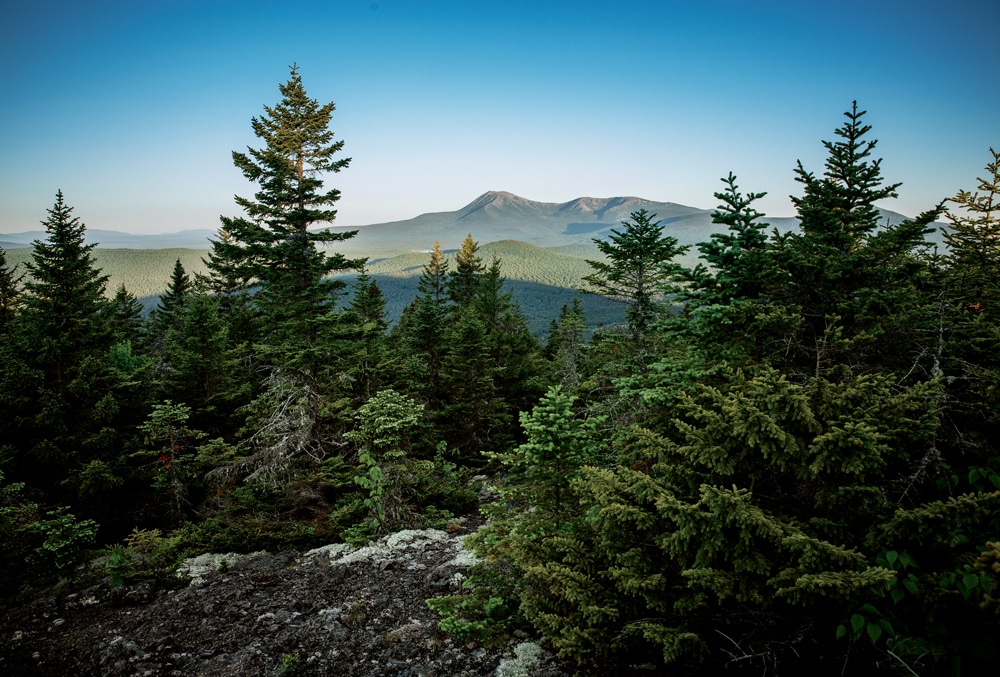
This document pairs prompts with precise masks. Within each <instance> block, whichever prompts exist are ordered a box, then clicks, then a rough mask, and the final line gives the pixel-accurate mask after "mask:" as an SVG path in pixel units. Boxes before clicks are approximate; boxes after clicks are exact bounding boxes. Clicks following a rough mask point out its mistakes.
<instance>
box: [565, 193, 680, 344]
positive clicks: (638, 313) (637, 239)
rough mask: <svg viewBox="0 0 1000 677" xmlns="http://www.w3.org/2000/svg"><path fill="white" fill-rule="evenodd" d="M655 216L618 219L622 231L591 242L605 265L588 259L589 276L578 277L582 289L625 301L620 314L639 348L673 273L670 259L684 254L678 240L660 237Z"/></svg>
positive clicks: (642, 211) (645, 213)
mask: <svg viewBox="0 0 1000 677" xmlns="http://www.w3.org/2000/svg"><path fill="white" fill-rule="evenodd" d="M655 218H656V214H650V213H649V212H648V211H646V210H645V209H640V210H639V211H637V212H633V213H632V214H631V221H622V223H621V226H622V228H621V230H615V229H614V228H612V229H611V235H610V237H609V238H608V239H607V240H601V239H597V238H595V239H594V244H596V245H597V247H598V249H600V250H601V253H602V254H604V255H605V256H606V257H607V259H608V260H607V261H587V263H588V264H589V265H590V267H591V268H593V269H594V272H593V273H591V274H590V275H587V276H585V277H584V278H583V279H584V281H585V282H586V283H587V285H588V286H587V287H586V288H585V289H584V291H586V292H588V293H593V294H600V295H602V296H606V297H608V298H610V299H614V300H616V301H620V302H622V303H625V304H626V306H627V308H626V310H625V316H626V318H627V319H628V326H629V330H630V332H631V333H632V336H633V339H634V341H635V342H636V346H637V355H639V356H640V361H641V360H642V358H641V354H642V352H643V350H644V348H643V345H642V344H643V342H644V337H645V333H646V329H647V328H648V327H649V325H650V324H651V323H652V322H653V320H654V319H655V317H656V315H657V310H658V304H659V303H660V300H661V299H662V297H663V294H664V292H665V291H667V289H666V287H667V284H668V283H669V281H670V280H671V279H672V278H673V277H674V276H675V275H676V274H677V272H678V270H679V269H678V267H677V265H676V264H673V263H672V261H673V259H674V258H675V257H677V256H679V255H680V254H683V253H684V252H685V251H687V249H688V247H686V246H678V244H677V238H675V237H671V236H668V235H664V234H663V226H662V225H660V222H659V221H655V220H654V219H655Z"/></svg>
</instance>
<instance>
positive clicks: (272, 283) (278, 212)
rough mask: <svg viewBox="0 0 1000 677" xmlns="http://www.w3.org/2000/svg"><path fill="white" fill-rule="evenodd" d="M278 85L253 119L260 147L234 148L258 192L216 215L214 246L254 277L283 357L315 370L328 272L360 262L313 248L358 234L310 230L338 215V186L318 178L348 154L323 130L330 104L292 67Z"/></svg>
mask: <svg viewBox="0 0 1000 677" xmlns="http://www.w3.org/2000/svg"><path fill="white" fill-rule="evenodd" d="M279 89H280V91H281V95H282V99H281V101H280V102H279V103H277V104H276V105H274V106H265V107H264V112H265V115H264V116H263V117H260V118H253V120H252V122H251V125H252V127H253V131H254V134H255V135H256V136H257V138H259V139H260V140H261V141H262V142H263V143H264V147H263V148H259V149H255V148H248V149H247V152H246V153H240V152H233V163H234V164H235V165H236V167H237V168H238V169H239V170H240V171H241V172H243V175H244V176H245V177H246V178H247V179H248V180H249V181H251V182H254V183H256V184H257V185H258V186H259V190H258V191H257V192H256V193H255V194H254V197H253V199H248V198H243V197H237V198H236V203H237V204H238V205H239V206H240V207H241V208H242V209H243V210H244V212H245V213H246V217H238V218H230V217H222V224H223V228H224V232H225V233H227V234H228V236H229V237H231V238H232V242H231V243H227V244H224V245H223V244H222V243H220V245H214V249H215V250H216V251H218V252H219V253H220V255H225V256H226V259H227V260H229V261H232V262H234V263H235V264H237V268H236V270H237V271H238V272H235V271H226V273H227V275H230V276H232V277H233V278H234V279H242V280H256V281H257V283H258V285H259V287H260V291H259V292H258V293H257V295H256V297H255V301H256V302H257V303H258V304H259V306H260V307H261V309H262V311H263V313H264V316H265V325H266V326H267V330H268V331H269V332H271V333H272V338H270V339H269V341H270V342H272V343H276V344H286V345H288V346H289V348H290V350H284V349H283V350H282V352H284V353H285V355H284V357H283V358H282V359H283V361H285V362H287V363H289V364H293V365H297V366H301V367H303V368H305V369H307V370H314V369H315V368H316V366H317V365H316V357H317V356H316V355H313V354H310V351H309V349H310V348H311V347H312V346H313V345H314V344H315V343H316V341H317V340H318V336H319V334H320V332H321V327H320V326H319V325H320V324H321V321H322V319H323V318H324V317H325V316H328V315H329V313H330V311H331V310H332V309H333V305H334V302H335V293H336V292H337V291H338V290H341V289H343V287H344V283H343V282H342V281H339V280H332V279H329V276H330V275H331V274H332V273H335V272H338V271H343V270H349V269H352V268H357V267H358V265H359V264H360V263H361V262H360V261H349V260H347V259H345V258H344V256H343V255H342V254H339V253H336V254H329V253H327V252H325V251H323V250H322V249H319V247H318V245H326V244H329V243H333V242H339V241H343V240H346V239H349V238H351V237H353V236H354V235H355V233H356V232H357V231H349V232H345V233H334V232H332V231H330V230H329V229H323V230H318V231H316V230H311V227H312V226H314V225H318V224H323V223H329V222H331V221H333V220H334V218H336V215H337V212H336V210H335V209H333V208H332V207H333V205H334V204H336V202H337V201H338V200H339V199H340V191H339V190H337V189H335V188H334V189H330V190H324V186H323V179H322V178H321V175H323V174H327V173H336V172H339V171H340V170H341V169H344V168H346V167H347V166H348V164H349V163H350V158H341V159H335V156H336V155H337V154H339V153H340V152H341V151H342V150H343V147H344V142H343V141H334V140H333V132H332V131H330V129H329V126H330V121H331V118H332V115H333V111H334V109H335V106H334V104H333V103H327V104H324V105H320V104H319V102H317V101H316V100H315V99H312V98H310V97H309V96H308V95H307V94H306V90H305V88H304V87H303V85H302V77H301V76H300V75H299V72H298V67H297V66H292V68H291V76H290V78H289V80H288V81H287V82H286V83H284V84H282V85H280V87H279ZM237 249H238V250H239V251H238V253H237V254H233V253H232V252H233V250H237ZM220 268H222V266H220Z"/></svg>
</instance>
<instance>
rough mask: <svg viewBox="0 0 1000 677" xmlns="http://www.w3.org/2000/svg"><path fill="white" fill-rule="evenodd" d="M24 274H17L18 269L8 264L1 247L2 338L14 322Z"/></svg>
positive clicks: (0, 306)
mask: <svg viewBox="0 0 1000 677" xmlns="http://www.w3.org/2000/svg"><path fill="white" fill-rule="evenodd" d="M22 279H24V274H23V273H22V274H21V275H18V274H17V268H16V267H14V268H11V267H10V265H9V264H8V263H7V252H6V251H4V249H3V247H0V336H2V335H4V334H5V333H6V332H7V330H8V328H9V327H10V326H11V324H12V323H13V321H14V314H15V313H16V311H17V306H18V304H19V302H20V301H19V297H20V295H21V291H20V284H21V280H22Z"/></svg>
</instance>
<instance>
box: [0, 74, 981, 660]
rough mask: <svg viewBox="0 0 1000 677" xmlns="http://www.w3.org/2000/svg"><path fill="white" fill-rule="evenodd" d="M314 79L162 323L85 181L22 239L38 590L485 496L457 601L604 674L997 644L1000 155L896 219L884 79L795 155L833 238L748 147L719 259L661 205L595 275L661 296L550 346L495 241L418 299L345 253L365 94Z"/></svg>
mask: <svg viewBox="0 0 1000 677" xmlns="http://www.w3.org/2000/svg"><path fill="white" fill-rule="evenodd" d="M280 91H281V97H282V98H281V100H280V102H279V103H277V104H275V105H274V106H268V107H265V109H264V110H265V113H264V115H263V116H262V117H260V118H254V119H253V121H252V126H253V131H254V133H255V134H256V136H257V137H258V138H259V139H260V141H261V144H262V145H261V147H260V148H258V149H252V148H251V149H248V150H247V152H245V153H243V152H234V153H233V161H234V163H235V165H236V166H237V167H238V168H239V169H240V170H241V171H242V172H243V174H244V175H245V177H246V178H247V180H248V181H249V182H250V183H251V184H253V185H254V186H255V192H254V194H253V197H252V198H241V197H238V198H237V199H236V202H237V205H238V207H239V208H240V209H241V210H242V212H243V216H240V217H222V225H221V227H220V229H219V233H218V238H217V239H216V240H215V241H214V242H213V244H212V249H211V251H210V252H209V253H208V255H207V257H206V259H205V262H204V263H205V272H204V273H203V274H197V275H193V276H192V275H189V274H188V271H187V270H185V268H184V266H183V265H182V264H181V262H180V261H178V262H177V263H176V265H175V267H174V270H173V272H172V275H171V278H170V280H169V285H168V287H167V291H166V292H165V293H164V294H163V295H162V296H161V297H160V299H159V301H158V303H157V305H156V308H155V309H154V310H153V311H152V313H151V314H150V315H149V316H148V317H146V316H144V315H143V313H142V308H141V305H140V304H139V303H138V301H137V299H136V297H135V296H134V295H133V294H132V293H131V292H130V291H129V290H127V289H126V288H125V287H124V286H122V287H120V288H118V289H117V292H116V293H115V295H114V297H113V299H111V300H109V299H108V298H107V296H106V293H105V292H106V284H107V278H106V276H105V275H104V274H103V273H102V271H101V270H100V269H99V268H98V267H97V266H96V265H95V262H94V255H93V252H92V248H93V246H92V245H85V244H84V239H83V234H84V225H83V223H82V222H81V221H80V220H79V218H77V217H76V216H75V215H74V214H73V210H72V208H71V207H70V206H69V205H68V204H67V202H66V200H65V198H64V196H63V194H62V193H61V192H59V193H58V194H57V196H56V201H55V204H54V205H53V206H52V208H51V209H49V210H48V218H47V219H46V220H45V221H44V225H45V228H46V232H47V238H46V239H45V240H44V241H38V242H36V243H35V244H34V247H33V250H32V254H31V260H30V261H29V262H28V263H27V264H26V265H25V266H24V268H21V267H14V266H10V265H8V263H7V260H6V257H5V255H4V252H3V251H2V250H0V406H2V408H3V412H4V413H3V416H2V417H0V565H2V566H0V594H2V596H3V599H4V600H5V603H6V604H18V603H21V602H23V601H25V600H28V599H31V598H32V597H33V596H37V595H40V594H46V593H47V592H48V591H51V590H53V589H60V588H59V587H58V586H62V589H66V587H67V586H70V587H72V586H73V585H82V584H84V583H85V581H81V580H78V579H79V576H80V573H79V572H80V571H81V570H80V569H79V568H78V566H79V565H80V564H81V563H83V562H85V561H89V560H92V559H93V558H95V557H98V556H103V557H104V561H105V562H106V564H105V565H104V567H105V571H104V573H105V574H106V575H107V576H108V577H110V580H111V582H112V584H121V583H122V582H125V581H128V580H134V579H140V578H148V577H156V578H158V579H159V580H161V581H164V584H170V583H169V581H171V580H175V577H174V574H173V571H174V569H175V568H176V565H177V563H178V562H179V561H180V560H181V559H183V558H184V557H187V556H191V555H195V554H199V553H202V552H206V551H218V552H225V551H236V552H249V551H254V550H261V549H266V550H279V549H283V548H305V547H314V546H317V545H321V544H324V543H329V542H332V541H348V542H365V541H367V540H369V539H371V538H374V537H377V536H380V535H383V534H385V533H388V532H391V531H393V530H398V529H401V528H411V527H423V526H430V527H435V526H436V527H443V526H444V525H446V524H447V523H448V521H449V520H450V519H452V518H453V517H455V516H460V515H475V514H479V513H480V511H481V513H482V514H483V515H484V516H485V517H487V518H488V520H489V521H488V523H487V525H486V526H485V527H484V528H482V529H480V530H479V531H478V532H477V533H476V534H475V535H474V536H472V537H470V539H471V543H472V544H473V545H474V547H475V550H476V553H477V554H478V555H479V557H480V558H481V562H480V564H478V565H477V566H476V567H475V568H474V570H473V572H474V573H473V575H472V576H471V577H470V578H469V580H468V582H467V585H466V589H465V591H464V592H463V593H462V594H459V595H448V596H443V597H438V598H435V599H432V600H429V602H428V603H429V604H430V605H431V606H432V608H434V609H435V610H436V611H438V612H439V613H440V615H441V618H442V621H441V627H442V628H443V629H444V630H446V631H447V632H450V633H454V634H455V635H457V636H459V637H461V638H463V639H465V640H468V641H478V642H491V641H498V639H502V638H506V637H508V636H510V635H511V634H512V633H514V632H517V631H527V632H535V633H539V634H541V635H544V636H545V637H547V638H549V640H550V641H551V643H552V646H553V647H554V648H555V649H556V650H557V651H558V652H559V653H560V655H561V656H562V657H564V658H568V659H570V660H573V661H576V662H578V663H579V664H580V665H581V666H583V667H584V668H586V669H590V670H595V671H598V672H601V673H603V674H613V673H615V672H620V673H623V674H625V673H628V674H631V673H632V672H635V671H640V670H652V671H661V673H663V674H673V673H672V672H669V671H670V670H674V669H676V670H677V674H681V673H683V674H692V673H695V672H697V671H698V670H701V671H703V672H704V674H716V673H718V672H719V671H720V670H722V669H728V670H729V671H744V670H746V671H751V672H753V673H754V674H762V673H763V674H773V673H776V672H782V673H784V674H799V673H801V672H802V671H803V670H804V669H807V668H808V669H810V670H811V671H812V672H814V673H816V674H859V673H868V672H874V671H875V670H879V671H881V672H884V673H890V674H953V675H958V674H978V673H982V672H983V671H984V670H988V669H989V668H990V667H991V666H995V664H996V661H997V659H998V658H1000V656H998V655H997V645H996V637H997V636H998V634H1000V615H998V614H1000V594H998V591H997V585H998V583H1000V510H998V508H1000V450H998V446H997V445H998V440H1000V429H998V424H1000V419H998V398H1000V378H998V376H1000V371H998V370H1000V351H998V346H1000V218H998V214H997V210H998V208H1000V206H998V202H997V198H998V192H1000V154H998V153H996V152H994V151H993V150H992V149H991V151H990V153H991V157H990V160H989V164H988V165H987V168H986V174H985V177H984V178H981V179H979V182H978V185H977V186H976V187H975V190H972V191H961V192H959V193H958V194H957V195H955V196H952V197H951V198H949V199H946V200H942V202H941V203H939V204H938V205H937V206H935V207H932V208H931V209H930V210H929V211H927V212H926V213H924V214H921V215H920V216H918V217H916V218H914V219H912V220H908V221H905V222H901V223H883V222H881V220H880V216H879V212H878V209H877V207H876V203H882V202H884V201H886V200H889V199H891V198H893V197H895V196H896V190H897V188H898V185H899V184H893V183H891V182H888V181H886V180H885V179H883V177H882V175H881V162H880V160H879V159H877V157H875V150H876V141H874V140H873V139H872V138H871V129H870V128H869V126H867V125H866V124H865V122H864V115H865V113H864V111H862V110H859V109H858V107H857V105H854V106H852V108H851V109H850V110H849V111H848V112H847V113H845V118H844V122H843V124H842V126H841V127H839V128H837V129H836V130H835V131H834V135H835V140H833V141H825V142H823V143H824V146H825V148H826V150H827V158H826V163H825V166H824V167H822V168H821V169H819V170H810V169H808V168H806V167H804V166H802V165H801V164H800V165H799V166H797V167H796V168H794V170H793V171H794V172H795V176H796V178H797V180H798V182H799V184H800V186H801V192H800V194H799V195H798V196H795V197H793V201H794V204H795V207H796V211H797V214H798V217H799V219H800V226H799V228H798V229H797V230H794V231H792V232H785V233H780V232H778V231H776V230H773V229H769V226H768V224H767V223H766V216H765V215H763V214H761V213H759V212H758V211H757V210H756V209H755V208H754V202H755V201H756V200H757V199H759V198H760V197H762V195H763V194H762V193H744V192H741V190H740V187H739V186H738V184H737V179H736V177H734V176H732V175H730V176H728V177H727V178H725V179H724V180H723V182H722V184H723V187H722V190H720V191H719V192H718V193H715V197H716V199H717V200H718V203H719V206H718V208H717V210H716V212H715V214H714V215H713V218H714V221H715V223H716V224H718V226H719V231H720V232H719V233H718V234H716V235H713V236H712V237H711V239H710V240H709V241H708V242H704V243H701V244H699V245H697V247H696V248H695V249H696V253H697V254H698V255H699V256H700V261H701V262H702V263H700V264H698V265H696V266H694V267H690V266H686V265H682V264H681V263H679V262H678V261H679V260H680V259H682V258H683V257H685V256H687V255H688V254H689V252H688V251H687V249H688V248H687V247H684V246H680V245H678V243H677V241H676V239H674V238H672V237H670V236H668V235H665V234H664V232H663V230H664V229H663V224H661V223H660V222H658V221H657V220H656V215H655V214H650V213H648V212H646V211H644V210H640V211H638V212H635V213H634V214H632V218H631V219H630V220H628V221H625V222H623V223H622V224H621V225H620V227H618V228H617V229H615V230H614V231H613V234H612V236H611V237H610V238H609V239H607V240H597V241H595V242H596V244H597V246H598V247H599V248H600V250H601V252H602V254H603V255H604V257H605V258H604V259H603V260H600V261H591V262H589V263H590V270H591V272H590V274H589V275H587V276H586V277H585V278H584V280H583V283H584V285H585V286H586V288H587V289H588V291H589V292H591V293H593V294H596V295H599V296H601V297H604V298H607V299H613V300H615V301H616V302H618V303H620V304H621V305H622V306H623V307H624V309H625V321H624V322H623V323H620V324H616V325H613V326H605V327H602V328H600V329H598V330H597V331H595V332H593V333H592V334H590V333H588V332H586V331H585V328H586V326H587V321H586V317H585V312H584V309H583V305H582V304H581V303H580V301H579V299H575V300H572V301H571V302H569V303H567V304H566V305H564V306H562V308H561V310H559V309H556V308H553V309H552V315H553V317H551V321H550V323H549V328H548V330H547V332H545V335H544V337H543V338H542V339H541V340H540V339H539V338H538V337H537V336H536V334H535V333H534V332H532V331H531V330H530V329H529V325H528V322H527V319H526V317H525V315H524V313H523V312H522V311H521V309H520V307H519V305H518V304H517V303H516V302H515V300H514V299H513V297H512V294H511V291H510V290H509V288H508V287H507V286H505V279H504V274H503V262H502V261H501V260H500V258H498V257H492V258H486V257H483V256H482V255H481V253H480V251H479V247H478V244H477V243H476V241H475V240H474V238H473V237H472V236H471V235H470V236H469V238H468V239H467V240H466V241H465V242H464V244H463V245H462V247H461V249H460V250H459V251H458V252H456V254H455V256H454V259H453V261H449V259H448V258H446V257H445V256H444V255H443V253H442V252H441V251H440V248H437V249H435V250H434V251H433V252H432V253H431V254H430V255H429V256H428V257H427V260H426V261H425V263H424V264H423V268H422V274H421V276H420V281H419V286H418V292H417V295H416V297H415V298H413V299H412V300H411V301H410V302H409V303H408V304H407V305H406V307H405V308H404V309H403V311H402V313H401V316H400V319H399V321H398V322H396V323H395V324H393V325H392V327H391V329H390V328H389V324H388V323H387V320H386V299H385V295H384V293H383V290H382V289H380V287H379V285H378V283H377V282H376V281H375V280H374V279H373V278H372V277H371V276H370V275H369V274H367V273H366V271H365V263H366V262H365V261H364V260H357V259H347V258H345V257H344V256H343V255H341V254H338V253H336V243H337V242H340V241H344V240H346V239H349V238H350V237H351V236H352V233H350V232H348V233H343V232H341V233H333V232H331V231H328V230H314V229H313V228H312V227H313V226H316V225H319V224H323V223H328V222H331V221H333V219H334V217H335V215H336V212H335V210H334V205H335V204H336V202H337V201H338V200H339V198H340V193H339V191H337V190H336V189H329V188H327V187H325V186H324V183H323V179H322V178H321V177H328V176H329V175H331V174H334V173H336V172H339V171H340V170H342V169H345V168H347V166H348V164H349V159H347V158H343V157H341V155H342V151H343V142H342V141H339V140H334V136H333V133H332V132H331V131H330V123H331V119H332V115H333V112H334V106H333V104H325V105H321V104H320V103H318V102H317V101H315V100H313V99H311V98H309V97H308V95H307V94H306V91H305V89H304V87H303V85H302V80H301V77H300V75H299V74H298V71H297V70H296V69H295V68H293V69H292V73H291V77H290V79H289V80H288V82H286V83H284V84H282V85H281V87H280ZM939 218H947V220H948V222H949V224H950V227H949V229H948V232H947V233H946V235H945V239H946V246H945V247H944V248H943V249H940V248H938V247H937V246H935V245H932V244H930V243H929V242H928V241H927V239H926V237H925V236H926V235H927V234H928V233H929V232H930V224H931V223H933V222H934V221H935V220H937V219H939ZM684 260H687V259H684ZM345 273H351V274H352V277H351V278H350V279H345V278H344V277H343V276H342V275H343V274H345ZM484 483H494V484H496V486H497V487H498V492H499V499H498V500H496V501H495V502H492V503H490V504H487V505H480V504H479V495H480V489H482V487H483V485H484ZM53 586H57V587H56V588H53ZM769 670H770V671H771V672H770V673H768V672H767V671H769ZM663 671H666V672H663Z"/></svg>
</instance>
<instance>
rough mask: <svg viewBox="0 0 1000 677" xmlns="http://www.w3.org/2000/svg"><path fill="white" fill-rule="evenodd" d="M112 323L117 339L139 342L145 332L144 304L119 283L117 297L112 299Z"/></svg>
mask: <svg viewBox="0 0 1000 677" xmlns="http://www.w3.org/2000/svg"><path fill="white" fill-rule="evenodd" d="M110 310H111V325H112V327H113V328H114V335H115V339H116V340H117V341H132V342H135V343H138V341H139V339H140V338H141V337H142V333H143V325H144V322H143V319H142V304H141V303H139V299H137V298H136V297H135V294H133V293H132V292H130V291H129V290H127V289H126V288H125V284H124V283H123V284H120V285H118V289H117V290H116V291H115V297H114V299H112V300H111V307H110Z"/></svg>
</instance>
